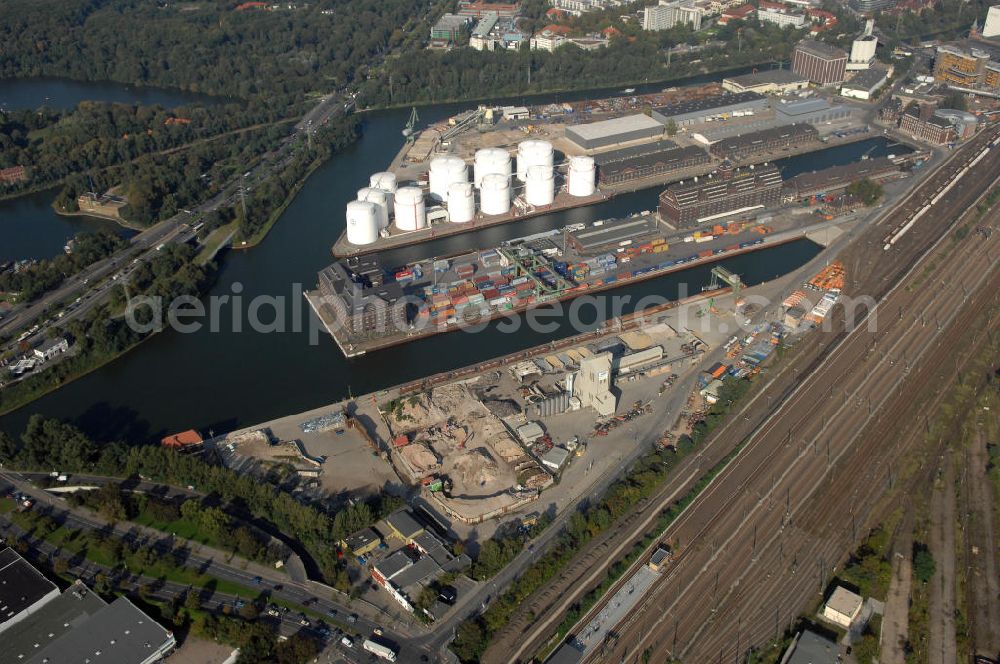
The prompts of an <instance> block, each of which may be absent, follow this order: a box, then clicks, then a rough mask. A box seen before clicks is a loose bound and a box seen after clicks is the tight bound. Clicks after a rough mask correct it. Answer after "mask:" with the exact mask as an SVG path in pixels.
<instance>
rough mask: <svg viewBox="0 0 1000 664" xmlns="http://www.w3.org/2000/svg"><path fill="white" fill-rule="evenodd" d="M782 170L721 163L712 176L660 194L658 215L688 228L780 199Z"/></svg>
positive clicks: (766, 166) (767, 166) (694, 180)
mask: <svg viewBox="0 0 1000 664" xmlns="http://www.w3.org/2000/svg"><path fill="white" fill-rule="evenodd" d="M781 188H782V179H781V173H780V172H779V171H778V169H777V167H775V166H774V165H773V164H763V165H761V166H757V167H753V166H751V167H748V168H743V169H736V168H734V167H733V165H732V163H731V162H728V161H726V162H723V163H722V165H721V166H719V170H717V171H716V172H715V173H712V174H711V175H708V176H705V177H702V178H694V179H692V180H687V181H683V182H678V183H676V184H672V185H670V186H669V187H667V188H666V189H665V190H664V191H663V193H661V194H660V205H659V213H660V217H661V218H662V219H663V220H664V221H666V222H667V223H669V224H672V225H674V226H676V227H677V228H690V227H694V226H698V225H700V224H704V223H711V222H713V221H717V220H720V219H723V218H725V217H728V216H731V215H734V214H741V213H748V212H751V211H754V210H759V209H761V208H765V207H769V206H774V205H778V204H779V203H780V202H781Z"/></svg>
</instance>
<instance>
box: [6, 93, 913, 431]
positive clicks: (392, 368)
mask: <svg viewBox="0 0 1000 664" xmlns="http://www.w3.org/2000/svg"><path fill="white" fill-rule="evenodd" d="M656 87H657V89H658V88H660V87H663V86H656ZM580 94H581V95H583V93H580ZM590 94H591V95H594V94H595V93H590ZM564 98H565V96H564ZM468 106H469V104H458V105H443V106H437V107H428V108H424V109H421V111H420V114H421V120H422V121H423V122H424V123H427V122H433V121H435V120H438V119H441V118H444V117H447V116H449V115H451V114H454V113H455V112H457V111H458V110H461V109H463V108H467V107H468ZM408 115H409V111H408V110H403V109H399V110H393V111H385V112H380V113H374V114H371V115H369V116H368V118H367V120H366V123H365V131H364V135H363V137H362V138H361V140H360V141H358V142H357V143H356V144H355V145H353V146H351V147H350V148H348V149H347V150H345V151H344V152H343V153H341V154H339V155H338V156H337V157H335V158H334V159H332V160H331V161H330V162H328V163H327V164H325V165H324V166H323V167H321V168H320V169H318V170H317V172H316V173H315V174H314V175H313V176H312V178H310V180H309V181H308V182H307V183H306V185H305V186H304V187H303V189H302V192H301V193H300V194H299V196H298V197H297V198H296V199H295V200H294V201H293V202H292V204H291V205H290V206H289V208H288V209H287V210H286V212H285V213H284V215H283V216H282V218H281V219H280V221H279V222H278V223H277V224H276V226H275V228H274V230H273V231H272V232H271V234H270V235H269V236H268V238H267V239H266V241H265V242H264V243H263V244H262V245H261V246H260V247H258V248H256V249H254V250H253V251H249V252H230V253H229V254H227V255H226V256H225V257H224V267H223V269H222V271H221V274H220V277H219V280H218V283H217V284H216V286H215V288H214V289H213V290H212V292H211V293H210V295H209V299H212V298H221V297H227V298H228V301H227V302H225V303H224V304H221V305H220V312H221V314H220V316H218V317H217V319H216V320H215V323H216V331H212V330H211V329H210V326H209V325H208V323H207V321H206V325H205V326H203V327H202V329H200V330H199V331H196V332H193V333H189V334H181V333H179V332H174V331H171V332H165V333H163V334H160V335H157V336H156V337H155V338H153V339H151V340H150V341H148V342H147V343H145V344H144V345H143V346H141V347H140V348H139V349H137V350H136V351H134V352H132V353H130V354H128V355H126V356H125V357H123V358H121V359H120V360H118V361H116V362H114V363H112V364H110V365H108V366H106V367H104V368H103V369H101V370H99V371H97V372H95V373H93V374H91V375H89V376H86V377H84V378H82V379H81V380H78V381H76V382H74V383H72V384H70V385H67V386H65V387H63V388H61V389H60V390H59V391H57V392H54V393H52V394H50V395H49V396H47V397H44V398H42V399H40V400H38V401H36V402H35V403H33V404H31V405H30V406H29V407H27V408H25V409H22V410H21V411H19V412H16V413H13V414H11V415H9V416H7V417H6V418H4V420H3V421H2V422H0V426H2V427H3V428H4V429H7V430H9V431H12V432H14V431H19V430H21V429H23V426H24V423H25V421H26V420H27V418H28V417H29V415H30V414H32V413H41V414H43V415H46V416H54V417H60V418H67V419H70V420H73V421H75V422H76V423H78V424H80V425H81V426H83V427H84V428H85V429H86V430H87V431H88V432H90V433H91V434H93V435H95V436H98V437H101V438H105V439H113V438H121V439H133V440H141V439H149V438H155V437H157V436H161V435H163V434H164V433H166V432H170V431H174V430H179V429H185V428H189V427H196V428H200V429H205V430H207V429H214V430H215V431H224V430H228V429H231V428H234V427H238V426H241V425H246V424H251V423H253V422H257V421H262V420H266V419H270V418H273V417H276V416H280V415H283V414H288V413H293V412H299V411H303V410H307V409H310V408H315V407H318V406H321V405H322V404H324V403H329V402H332V401H334V400H337V399H339V398H341V397H344V396H347V395H348V394H349V393H352V394H355V395H356V394H361V393H364V392H368V391H372V390H377V389H382V388H385V387H389V386H391V385H393V384H396V383H399V382H402V381H407V380H411V379H414V378H417V377H420V376H423V375H426V374H429V373H434V372H439V371H446V370H448V369H451V368H455V367H460V366H464V365H467V364H470V363H472V362H476V361H480V360H483V359H487V358H489V357H493V356H496V355H499V354H502V353H507V352H512V351H515V350H518V349H522V348H526V347H529V346H532V345H535V344H538V343H542V342H544V341H547V340H550V339H555V338H560V337H563V336H567V335H569V334H572V333H575V332H576V331H578V330H575V329H572V328H571V327H570V326H569V325H567V324H566V323H565V322H564V321H559V320H557V321H555V323H556V324H555V325H554V326H553V328H552V329H550V330H548V331H535V330H529V329H526V328H525V326H523V325H522V326H521V329H520V330H519V331H518V332H517V333H513V334H511V333H504V332H503V331H501V330H500V329H498V326H497V325H496V324H494V325H490V326H487V327H486V329H485V330H482V331H480V332H477V333H471V332H455V333H449V334H444V335H438V336H436V337H432V338H428V339H424V340H421V341H418V342H414V343H410V344H405V345H402V346H397V347H394V348H390V349H386V350H383V351H378V352H375V353H372V354H370V355H366V356H362V357H360V358H355V359H353V360H346V359H345V358H344V357H343V356H342V355H341V354H340V351H339V350H338V349H337V347H336V346H335V344H334V343H333V342H332V340H330V339H329V338H328V337H327V336H326V335H325V333H323V332H314V333H310V330H309V327H310V325H309V320H310V319H311V318H312V317H311V316H310V315H309V312H308V307H307V306H306V305H305V303H304V301H303V298H302V296H301V294H300V292H301V290H300V289H305V290H308V289H312V288H313V287H314V285H315V281H316V272H317V270H319V269H320V268H322V267H323V266H324V265H326V264H328V263H329V262H330V261H331V256H330V247H331V245H332V244H333V242H334V241H335V240H336V238H337V237H338V236H339V234H340V233H341V232H342V230H343V228H344V219H343V210H344V205H345V204H346V203H347V202H348V201H349V200H352V199H353V198H354V196H355V193H356V191H357V189H358V188H359V187H361V186H363V185H364V184H365V183H367V179H368V175H369V174H370V173H373V172H375V171H379V170H382V169H383V168H384V167H385V165H386V164H387V163H388V161H389V160H390V159H391V158H392V156H393V155H394V154H395V152H396V150H398V148H399V147H400V143H401V140H402V138H401V136H400V129H401V128H402V127H403V125H404V124H405V122H406V119H407V117H408ZM888 152H897V153H900V150H899V149H897V148H895V147H893V146H892V145H890V144H888V143H887V142H886V141H885V140H884V139H882V138H874V139H871V140H870V141H862V142H859V143H856V144H853V145H850V146H844V147H842V148H835V149H833V150H828V151H825V152H821V153H814V154H811V155H805V156H802V157H793V158H790V159H787V160H783V161H782V162H781V163H780V164H779V165H780V166H781V167H782V169H783V171H784V172H785V174H786V176H790V175H794V174H796V173H797V172H803V171H808V170H814V169H819V168H824V167H826V166H832V165H837V164H841V163H849V162H852V161H856V160H857V159H859V158H860V157H861V155H863V154H866V153H868V154H869V156H878V155H879V154H886V153H888ZM657 194H658V189H652V190H647V191H640V192H635V193H632V194H627V195H623V196H620V197H618V198H615V199H613V200H612V201H609V202H607V203H604V204H601V205H597V206H593V207H589V208H579V209H574V210H569V211H566V212H562V213H557V214H551V215H545V216H541V217H537V218H534V219H530V220H526V221H524V222H520V223H515V224H508V225H505V226H500V227H495V228H491V229H487V230H483V231H479V232H476V233H469V234H464V235H460V236H453V237H450V238H444V239H441V240H436V241H434V242H430V243H427V244H423V245H419V246H416V247H407V248H403V249H399V250H397V251H395V252H393V253H392V255H391V256H390V257H389V260H390V261H391V262H394V263H402V262H405V261H407V260H413V259H418V258H426V257H429V256H433V255H439V254H442V253H448V252H451V251H458V250H462V249H470V248H478V247H488V246H492V245H494V244H496V243H497V242H499V241H500V240H503V239H506V238H510V237H517V236H520V235H525V234H528V233H533V232H538V231H540V230H544V229H548V228H554V227H558V226H561V225H563V224H566V223H572V222H587V221H594V220H597V219H602V218H609V217H614V216H619V215H624V214H631V213H633V212H637V211H640V210H647V209H653V208H654V207H655V205H656V198H657ZM818 251H819V247H818V246H817V245H815V244H813V243H812V242H809V241H806V240H802V241H798V242H793V243H789V244H785V245H782V246H779V247H775V248H771V249H767V250H764V251H761V252H757V253H754V254H747V255H743V256H738V257H734V258H732V259H728V260H726V261H724V262H723V264H724V265H726V266H727V267H729V268H730V269H732V270H733V271H735V272H737V273H739V274H740V275H742V277H743V279H744V281H745V282H746V283H748V284H755V283H759V282H761V281H764V280H767V279H772V278H774V277H776V276H779V275H781V274H784V273H787V272H788V271H790V270H793V269H795V268H796V267H798V266H800V265H802V264H803V263H805V262H807V261H808V260H809V259H810V258H812V257H813V256H815V255H816V253H817V252H818ZM708 279H709V268H708V267H698V268H693V269H690V270H686V271H684V272H681V273H677V274H675V275H671V276H667V277H662V278H659V279H654V280H650V281H647V282H643V283H641V284H635V285H632V286H627V287H624V288H620V289H616V290H614V291H609V292H608V293H606V294H605V295H604V296H602V299H604V300H606V299H607V298H609V297H620V296H623V295H628V296H630V298H631V302H632V303H634V302H635V301H636V300H637V299H639V298H641V297H643V296H647V295H658V296H662V297H668V298H675V297H677V296H678V295H684V294H692V293H697V292H699V291H700V290H701V287H702V286H703V285H704V284H706V283H707V282H708ZM261 297H264V298H269V299H268V300H267V301H266V302H263V303H262V306H261V308H260V312H259V317H260V319H261V320H262V321H263V322H265V323H271V322H272V321H273V320H274V319H275V315H274V311H275V306H277V308H278V311H279V313H278V316H277V320H278V323H277V324H275V325H274V326H273V327H275V328H277V329H279V330H284V331H274V332H270V333H264V332H259V331H258V332H254V331H251V330H250V325H249V323H248V320H247V319H248V315H247V312H248V308H249V307H250V306H251V303H252V302H253V301H254V299H255V298H258V303H260V300H259V298H261ZM237 299H238V300H239V302H238V303H234V300H237ZM274 303H277V305H275V304H274ZM628 310H629V306H626V307H625V311H628ZM234 318H235V319H238V320H234ZM591 318H593V316H592V317H591Z"/></svg>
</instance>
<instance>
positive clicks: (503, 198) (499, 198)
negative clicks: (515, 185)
mask: <svg viewBox="0 0 1000 664" xmlns="http://www.w3.org/2000/svg"><path fill="white" fill-rule="evenodd" d="M479 208H480V209H481V210H482V211H483V214H507V213H508V212H510V179H509V178H508V177H507V176H506V175H501V174H499V173H487V174H486V175H484V176H483V184H482V186H481V187H480V189H479Z"/></svg>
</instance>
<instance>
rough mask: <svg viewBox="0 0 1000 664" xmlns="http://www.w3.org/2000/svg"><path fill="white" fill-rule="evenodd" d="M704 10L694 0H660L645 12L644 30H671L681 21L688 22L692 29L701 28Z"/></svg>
mask: <svg viewBox="0 0 1000 664" xmlns="http://www.w3.org/2000/svg"><path fill="white" fill-rule="evenodd" d="M701 18H702V11H701V9H699V8H698V7H696V6H695V4H694V0H660V4H658V5H653V6H650V7H646V9H645V10H644V12H643V18H642V28H643V30H669V29H670V28H672V27H674V26H675V25H677V24H679V23H686V24H687V25H690V26H691V29H692V30H701Z"/></svg>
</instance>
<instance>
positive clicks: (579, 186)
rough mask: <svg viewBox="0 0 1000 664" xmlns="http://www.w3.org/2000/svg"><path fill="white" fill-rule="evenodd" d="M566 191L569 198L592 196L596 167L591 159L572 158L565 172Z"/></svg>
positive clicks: (595, 179)
mask: <svg viewBox="0 0 1000 664" xmlns="http://www.w3.org/2000/svg"><path fill="white" fill-rule="evenodd" d="M566 180H567V184H566V190H567V191H568V192H569V195H570V196H593V195H594V187H595V183H596V181H597V166H596V165H595V164H594V158H593V157H572V158H570V160H569V170H568V171H566Z"/></svg>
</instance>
